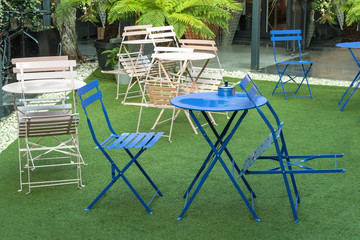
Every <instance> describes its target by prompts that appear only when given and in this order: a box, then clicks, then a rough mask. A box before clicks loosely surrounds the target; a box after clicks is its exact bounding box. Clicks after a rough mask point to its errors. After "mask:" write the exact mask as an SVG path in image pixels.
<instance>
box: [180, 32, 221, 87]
mask: <svg viewBox="0 0 360 240" xmlns="http://www.w3.org/2000/svg"><path fill="white" fill-rule="evenodd" d="M179 42H180V44H181V48H191V49H194V51H199V52H211V53H213V54H215V56H216V60H217V62H218V64H219V68H205V70H204V71H203V72H201V70H202V68H199V67H195V66H193V64H192V62H190V64H191V69H192V71H191V72H190V75H191V77H197V76H198V75H199V74H201V75H200V77H199V78H198V80H197V81H196V88H197V89H196V91H197V92H205V91H217V89H218V86H220V85H221V84H222V82H223V69H222V68H221V63H220V60H219V57H218V54H217V50H218V49H217V47H216V43H215V41H214V40H197V39H180V40H179ZM189 83H190V84H192V81H191V78H187V84H189ZM190 86H191V85H190Z"/></svg>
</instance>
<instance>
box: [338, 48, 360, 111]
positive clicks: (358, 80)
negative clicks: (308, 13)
mask: <svg viewBox="0 0 360 240" xmlns="http://www.w3.org/2000/svg"><path fill="white" fill-rule="evenodd" d="M336 46H337V47H340V48H347V49H349V51H350V53H351V56H352V57H353V58H354V61H355V63H356V65H357V66H358V67H359V69H360V63H359V60H358V59H357V57H356V56H355V54H354V52H353V49H360V42H345V43H338V44H336ZM359 84H360V71H359V72H358V73H357V75H356V76H355V78H354V80H353V81H352V82H351V83H350V86H349V87H348V88H347V89H346V91H345V93H344V94H343V95H342V97H341V99H340V101H339V102H338V105H341V109H340V112H341V111H342V110H343V109H344V108H345V106H346V104H347V103H348V102H349V100H350V98H351V97H352V95H354V93H355V91H356V89H357V88H358V87H359ZM352 87H353V88H354V89H353V90H352V92H351V93H350V95H349V96H348V97H347V98H346V100H345V97H346V95H347V94H348V92H349V90H350V89H351V88H352ZM343 101H345V102H343Z"/></svg>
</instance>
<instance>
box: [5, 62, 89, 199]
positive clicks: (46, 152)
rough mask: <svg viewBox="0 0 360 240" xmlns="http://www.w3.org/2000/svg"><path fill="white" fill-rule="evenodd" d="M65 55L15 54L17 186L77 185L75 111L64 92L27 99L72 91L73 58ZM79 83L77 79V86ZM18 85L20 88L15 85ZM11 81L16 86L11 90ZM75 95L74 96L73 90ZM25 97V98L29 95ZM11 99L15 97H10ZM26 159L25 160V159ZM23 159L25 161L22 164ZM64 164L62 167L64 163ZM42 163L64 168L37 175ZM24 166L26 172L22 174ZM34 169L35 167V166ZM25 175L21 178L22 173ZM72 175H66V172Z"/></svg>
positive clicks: (79, 158) (81, 162)
mask: <svg viewBox="0 0 360 240" xmlns="http://www.w3.org/2000/svg"><path fill="white" fill-rule="evenodd" d="M66 59H67V57H39V58H21V59H20V58H19V59H16V60H14V61H13V63H16V66H15V68H14V72H15V73H17V74H16V77H17V79H18V80H19V82H18V83H13V84H9V85H8V86H9V87H10V86H14V92H15V93H16V92H19V93H20V94H21V99H20V105H19V106H18V105H17V104H16V102H15V107H16V109H17V116H18V137H19V138H18V146H19V166H20V190H19V191H21V190H22V186H23V185H25V186H26V185H27V186H28V193H30V190H31V188H36V187H47V186H57V185H65V184H77V185H78V187H79V188H80V187H82V186H83V185H82V177H81V165H85V163H84V160H83V158H82V156H81V154H80V151H79V140H78V132H77V125H78V123H79V116H78V114H77V113H76V108H75V105H76V104H74V105H72V104H71V103H68V99H69V97H67V96H66V94H64V95H63V96H59V97H53V98H49V97H46V95H45V96H43V97H42V98H31V95H29V94H31V93H33V94H35V93H39V94H40V93H47V92H48V91H50V92H62V91H72V92H73V93H74V90H75V85H76V84H79V81H75V80H74V77H75V76H76V72H75V71H73V67H75V65H76V62H75V61H74V60H66ZM81 84H82V82H80V85H81ZM19 85H20V87H19ZM16 86H18V88H19V89H20V91H17V90H16V88H17V87H16ZM73 96H75V95H73ZM29 97H30V98H29ZM14 100H15V99H14ZM24 159H25V160H24ZM23 161H25V163H23ZM66 166H68V167H67V168H66V169H65V167H66ZM45 168H56V169H64V171H59V172H61V173H63V175H61V174H56V176H52V177H51V179H47V180H43V179H41V173H42V172H44V170H39V169H45ZM26 170H27V174H24V173H25V171H26ZM35 170H37V171H35ZM23 175H25V177H23ZM70 176H71V177H70Z"/></svg>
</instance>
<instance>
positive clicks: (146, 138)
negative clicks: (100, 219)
mask: <svg viewBox="0 0 360 240" xmlns="http://www.w3.org/2000/svg"><path fill="white" fill-rule="evenodd" d="M78 93H79V96H80V99H81V105H82V107H83V108H84V111H85V115H86V118H87V123H88V125H89V129H90V132H91V135H92V138H93V140H94V142H95V143H96V146H97V149H100V150H101V152H102V153H103V154H104V155H105V157H106V158H107V160H108V161H109V162H110V164H111V178H112V179H111V182H110V183H109V184H108V185H107V186H106V187H105V188H104V190H103V191H102V192H101V193H100V194H99V195H98V196H97V197H96V198H95V200H94V201H93V202H92V203H91V204H90V205H89V206H88V207H87V208H86V209H85V210H86V211H88V210H90V209H91V208H92V207H93V206H94V205H95V204H96V202H97V201H99V200H100V198H101V197H102V196H103V195H104V194H105V193H106V192H107V191H108V190H109V189H110V188H111V187H112V185H113V184H114V183H115V182H116V181H117V180H118V179H119V178H122V179H123V180H124V182H125V183H126V185H127V186H128V187H129V188H130V189H131V191H132V192H133V193H134V194H135V196H136V197H137V199H138V200H139V201H140V202H141V204H142V205H143V206H144V208H145V209H146V210H147V211H148V212H149V214H152V211H151V210H150V208H149V205H150V203H151V202H152V200H153V199H154V198H155V196H156V195H159V196H163V194H162V193H161V192H160V190H159V189H158V187H157V186H156V185H155V183H154V182H153V181H152V180H151V178H150V177H149V175H148V174H147V173H146V172H145V170H144V169H143V168H142V167H141V165H140V163H139V162H138V160H137V159H138V158H139V156H140V155H141V154H142V153H143V152H144V151H145V150H146V149H149V148H151V147H152V146H154V144H155V143H156V142H157V141H158V140H159V139H160V138H161V136H162V135H163V134H164V133H163V132H159V133H154V132H150V133H123V134H121V135H118V134H116V132H115V131H114V130H113V128H112V126H111V124H110V120H109V117H108V114H107V112H106V109H105V105H104V103H103V101H102V93H101V91H100V90H99V82H98V80H94V81H92V82H90V83H89V84H87V85H85V86H84V87H82V88H80V89H78ZM84 95H86V96H84ZM98 100H99V102H100V103H101V107H102V110H103V113H104V117H105V120H106V123H107V126H108V128H109V130H110V136H109V137H107V138H106V139H105V140H104V141H103V142H101V143H100V142H99V141H98V140H97V138H96V136H95V131H94V128H93V125H92V123H91V121H90V118H89V115H88V112H87V110H86V108H87V107H88V106H89V105H90V104H92V103H94V102H97V101H98ZM96 114H99V112H96ZM132 148H134V149H139V151H138V152H137V153H136V154H135V155H134V154H132V153H131V152H130V149H132ZM105 149H124V150H125V151H126V153H127V154H128V155H129V157H130V161H129V162H128V163H127V164H126V165H125V167H124V168H123V169H120V168H119V167H118V166H117V165H116V164H115V162H114V161H113V160H112V159H111V157H110V155H109V154H108V153H107V152H106V151H105ZM133 163H135V165H136V166H137V167H138V168H139V169H140V171H141V172H142V174H143V175H144V176H145V177H146V179H147V180H148V182H149V183H150V184H151V185H152V187H153V188H154V189H155V191H156V192H155V194H154V196H153V197H152V199H151V200H150V202H149V203H148V204H146V203H145V201H144V200H143V199H142V198H141V197H140V195H139V194H138V193H137V192H136V190H135V189H134V187H133V186H132V185H131V184H130V182H129V181H128V179H127V178H126V177H125V175H124V173H125V172H126V170H127V169H128V168H129V167H130V166H131V165H132V164H133Z"/></svg>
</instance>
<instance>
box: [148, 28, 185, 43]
mask: <svg viewBox="0 0 360 240" xmlns="http://www.w3.org/2000/svg"><path fill="white" fill-rule="evenodd" d="M146 31H147V32H148V34H149V38H150V39H151V40H152V43H153V45H154V47H179V44H178V40H177V38H176V34H175V32H174V27H173V26H163V27H149V28H146Z"/></svg>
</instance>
